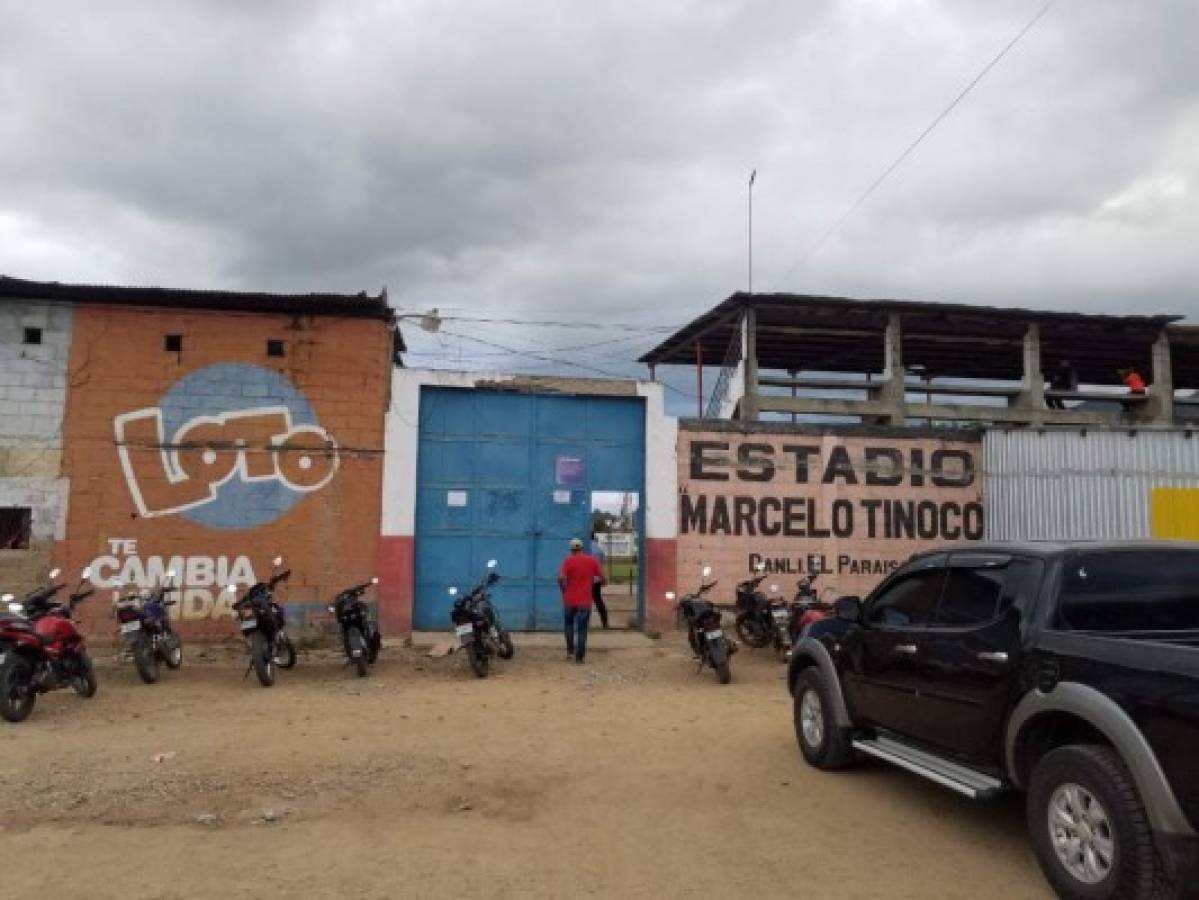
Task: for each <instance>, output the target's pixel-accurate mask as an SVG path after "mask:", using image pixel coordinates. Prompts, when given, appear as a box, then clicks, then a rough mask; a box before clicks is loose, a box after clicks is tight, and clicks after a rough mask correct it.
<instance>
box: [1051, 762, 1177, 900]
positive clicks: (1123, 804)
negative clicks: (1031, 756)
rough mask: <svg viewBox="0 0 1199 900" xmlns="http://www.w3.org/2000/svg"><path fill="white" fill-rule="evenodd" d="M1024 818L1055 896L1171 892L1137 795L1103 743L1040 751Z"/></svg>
mask: <svg viewBox="0 0 1199 900" xmlns="http://www.w3.org/2000/svg"><path fill="white" fill-rule="evenodd" d="M1027 816H1028V831H1029V835H1030V836H1031V838H1032V846H1033V851H1034V852H1035V853H1036V856H1037V862H1038V863H1039V864H1040V866H1041V871H1042V872H1044V873H1045V877H1046V878H1047V879H1048V880H1049V883H1050V884H1051V885H1053V888H1054V890H1056V891H1057V893H1058V896H1060V897H1066V898H1070V900H1109V898H1112V900H1115V898H1119V900H1151V898H1153V900H1156V898H1160V897H1169V896H1173V894H1172V893H1171V886H1170V884H1169V879H1168V878H1167V875H1166V872H1165V869H1164V867H1163V866H1162V864H1161V860H1160V859H1159V857H1158V855H1157V852H1156V850H1155V848H1154V846H1153V833H1152V832H1151V831H1150V828H1149V820H1148V817H1147V816H1146V814H1145V806H1144V804H1143V803H1142V802H1141V797H1140V794H1138V793H1137V789H1136V785H1135V784H1133V781H1132V776H1131V775H1130V774H1129V772H1128V769H1127V768H1126V767H1125V765H1124V762H1123V760H1121V759H1120V756H1119V754H1117V753H1116V752H1115V751H1114V750H1112V749H1111V748H1110V747H1104V746H1100V745H1096V744H1076V745H1072V746H1069V747H1059V748H1058V749H1057V750H1051V751H1050V752H1049V753H1046V754H1045V756H1044V757H1042V758H1041V761H1040V762H1038V763H1037V766H1036V768H1035V769H1033V772H1032V777H1031V778H1030V779H1029V785H1028V797H1027Z"/></svg>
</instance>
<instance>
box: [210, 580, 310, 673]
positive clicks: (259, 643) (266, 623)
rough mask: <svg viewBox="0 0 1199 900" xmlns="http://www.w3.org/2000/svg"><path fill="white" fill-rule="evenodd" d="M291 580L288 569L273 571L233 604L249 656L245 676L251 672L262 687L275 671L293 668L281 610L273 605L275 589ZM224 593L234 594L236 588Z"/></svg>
mask: <svg viewBox="0 0 1199 900" xmlns="http://www.w3.org/2000/svg"><path fill="white" fill-rule="evenodd" d="M282 565H283V557H281V556H276V557H275V559H274V561H273V567H274V569H275V570H278V569H279V567H280V566H282ZM290 577H291V569H284V570H283V571H282V572H279V571H275V574H273V575H272V576H271V577H270V578H269V579H268V580H267V581H260V582H258V583H257V584H254V585H252V586H251V587H250V589H249V590H248V591H246V593H245V596H243V597H242V598H241V599H240V600H237V601H235V602H234V603H233V611H234V613H235V614H236V616H237V622H238V627H239V628H240V629H241V634H242V637H243V638H245V641H246V649H247V650H248V651H249V653H250V665H249V668H247V669H246V674H247V675H249V674H250V670H251V669H253V670H254V674H255V675H257V676H258V682H259V684H261V685H262V686H263V687H270V686H271V685H272V684H274V683H275V669H276V667H278V668H280V669H290V668H291V667H292V666H294V665H295V664H296V648H295V646H294V645H293V644H292V642H291V638H289V637H288V636H287V631H286V629H285V624H286V623H285V620H284V616H283V608H282V607H281V606H280V605H279V604H278V603H276V602H275V588H277V587H278V586H279V585H280V584H282V583H283V582H284V581H286V580H287V579H288V578H290ZM225 590H227V591H229V592H230V593H233V594H236V593H237V586H236V585H232V584H231V585H229V586H228V587H227V588H225Z"/></svg>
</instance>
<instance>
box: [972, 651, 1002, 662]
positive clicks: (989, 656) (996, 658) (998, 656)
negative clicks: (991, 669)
mask: <svg viewBox="0 0 1199 900" xmlns="http://www.w3.org/2000/svg"><path fill="white" fill-rule="evenodd" d="M978 658H979V659H980V660H982V661H983V662H991V663H1005V662H1007V654H1006V653H1004V652H1003V651H1002V650H999V651H997V652H995V653H987V652H983V653H980V654H978Z"/></svg>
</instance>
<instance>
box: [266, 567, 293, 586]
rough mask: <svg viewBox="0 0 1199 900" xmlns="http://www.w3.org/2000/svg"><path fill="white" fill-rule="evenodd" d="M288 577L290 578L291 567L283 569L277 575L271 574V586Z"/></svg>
mask: <svg viewBox="0 0 1199 900" xmlns="http://www.w3.org/2000/svg"><path fill="white" fill-rule="evenodd" d="M289 578H291V569H284V570H283V571H282V572H280V573H279V574H278V575H272V576H271V587H274V586H275V585H277V584H279V583H280V582H283V581H287V579H289Z"/></svg>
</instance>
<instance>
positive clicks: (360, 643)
mask: <svg viewBox="0 0 1199 900" xmlns="http://www.w3.org/2000/svg"><path fill="white" fill-rule="evenodd" d="M346 643H347V644H349V647H350V649H351V650H355V649H356V650H357V651H358V655H357V656H351V657H350V659H351V660H352V661H353V663H354V668H355V669H356V670H357V671H358V677H359V678H365V677H366V666H367V662H368V660H367V650H366V641H364V640H363V639H362V632H361V631H359V630H358V629H357V628H351V629H350V631H349V634H347V635H346Z"/></svg>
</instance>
